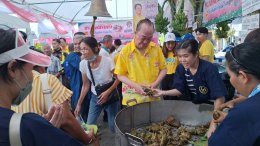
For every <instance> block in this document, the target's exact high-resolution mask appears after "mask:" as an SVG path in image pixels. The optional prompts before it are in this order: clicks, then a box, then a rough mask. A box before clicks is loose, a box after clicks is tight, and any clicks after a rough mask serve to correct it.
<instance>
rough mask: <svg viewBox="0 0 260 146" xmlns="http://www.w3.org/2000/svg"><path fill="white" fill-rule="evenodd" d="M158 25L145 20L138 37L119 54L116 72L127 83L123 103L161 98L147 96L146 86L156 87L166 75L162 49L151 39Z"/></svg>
mask: <svg viewBox="0 0 260 146" xmlns="http://www.w3.org/2000/svg"><path fill="white" fill-rule="evenodd" d="M153 33H154V24H153V23H152V22H151V21H150V20H149V19H143V20H141V21H139V23H138V24H137V29H136V32H135V38H134V39H133V40H132V42H130V43H129V44H127V45H126V46H125V47H124V48H123V49H122V50H121V51H120V53H119V56H118V60H117V62H116V67H115V74H117V75H118V79H119V80H120V81H122V82H123V87H122V94H123V100H122V104H123V105H128V106H131V105H134V104H137V103H143V102H150V101H155V100H159V99H160V98H155V97H151V96H148V95H146V93H145V92H144V86H146V87H149V88H156V87H157V86H158V85H159V83H160V82H161V80H162V79H163V78H164V76H165V74H166V66H165V60H164V56H163V53H162V49H161V48H160V47H159V46H157V45H156V44H154V43H153V42H151V40H152V38H153Z"/></svg>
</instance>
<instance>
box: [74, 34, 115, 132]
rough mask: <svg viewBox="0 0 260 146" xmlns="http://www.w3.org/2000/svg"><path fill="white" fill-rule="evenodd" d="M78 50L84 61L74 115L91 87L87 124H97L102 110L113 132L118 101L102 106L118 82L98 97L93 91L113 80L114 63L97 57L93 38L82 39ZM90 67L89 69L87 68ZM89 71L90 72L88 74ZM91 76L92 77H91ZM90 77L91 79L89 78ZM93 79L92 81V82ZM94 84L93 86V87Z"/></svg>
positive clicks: (96, 48) (103, 57) (107, 58)
mask: <svg viewBox="0 0 260 146" xmlns="http://www.w3.org/2000/svg"><path fill="white" fill-rule="evenodd" d="M80 49H81V53H82V56H83V57H84V60H82V61H81V62H80V71H81V73H82V81H83V85H82V89H81V94H80V98H79V101H78V103H77V107H76V110H75V112H74V113H75V115H79V112H80V109H81V104H82V102H83V99H84V98H85V96H86V94H87V92H88V91H89V88H90V86H91V92H92V94H91V99H90V105H89V113H88V119H87V124H97V119H98V117H99V115H100V113H101V111H102V109H103V108H104V109H105V110H106V111H107V113H108V125H109V128H110V130H111V131H112V132H114V119H115V116H116V114H117V111H118V104H119V103H118V101H117V102H114V103H112V104H108V105H105V106H103V104H105V103H106V102H107V100H108V96H109V95H110V94H111V92H112V91H113V90H114V89H115V88H116V87H117V85H118V84H119V81H118V80H117V79H116V80H115V82H114V83H113V85H112V86H111V87H110V88H108V89H107V90H106V91H104V92H103V93H102V94H100V95H99V96H98V95H97V92H96V90H95V85H101V84H105V83H108V82H111V81H112V80H113V72H114V67H115V66H114V63H113V60H112V59H111V58H109V57H105V56H99V55H98V54H99V47H98V43H97V40H96V39H95V38H93V37H87V38H84V39H83V40H82V42H81V44H80ZM89 67H90V68H89ZM90 70H91V72H92V73H91V72H90ZM91 74H92V75H91ZM91 76H92V77H91ZM92 78H93V79H94V81H93V80H92ZM94 84H95V85H94Z"/></svg>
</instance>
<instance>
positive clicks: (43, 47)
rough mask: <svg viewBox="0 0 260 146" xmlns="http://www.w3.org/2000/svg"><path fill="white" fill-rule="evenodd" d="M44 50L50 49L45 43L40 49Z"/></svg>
mask: <svg viewBox="0 0 260 146" xmlns="http://www.w3.org/2000/svg"><path fill="white" fill-rule="evenodd" d="M45 48H46V49H52V48H51V46H50V45H49V44H47V43H46V44H43V45H42V49H45Z"/></svg>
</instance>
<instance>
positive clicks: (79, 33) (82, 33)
mask: <svg viewBox="0 0 260 146" xmlns="http://www.w3.org/2000/svg"><path fill="white" fill-rule="evenodd" d="M76 35H85V33H84V32H81V31H79V32H76V33H75V34H74V36H76Z"/></svg>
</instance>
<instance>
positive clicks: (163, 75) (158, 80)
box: [151, 69, 167, 88]
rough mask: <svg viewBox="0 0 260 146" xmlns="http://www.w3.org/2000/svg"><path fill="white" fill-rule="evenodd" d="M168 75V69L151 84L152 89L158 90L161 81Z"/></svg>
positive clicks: (162, 71) (161, 72)
mask: <svg viewBox="0 0 260 146" xmlns="http://www.w3.org/2000/svg"><path fill="white" fill-rule="evenodd" d="M166 73H167V69H163V70H161V71H160V73H159V75H158V77H157V79H156V81H155V82H153V83H152V84H151V88H156V87H157V86H158V85H159V84H160V83H161V81H162V79H163V78H164V77H165V75H166Z"/></svg>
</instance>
